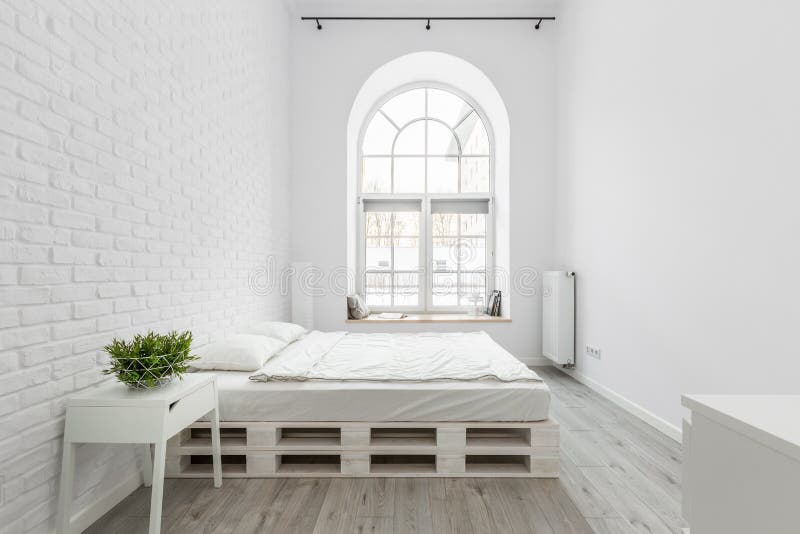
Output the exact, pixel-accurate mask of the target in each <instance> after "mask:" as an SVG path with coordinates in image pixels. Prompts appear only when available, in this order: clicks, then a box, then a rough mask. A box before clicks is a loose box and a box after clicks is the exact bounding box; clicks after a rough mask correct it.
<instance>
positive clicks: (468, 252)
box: [458, 237, 486, 271]
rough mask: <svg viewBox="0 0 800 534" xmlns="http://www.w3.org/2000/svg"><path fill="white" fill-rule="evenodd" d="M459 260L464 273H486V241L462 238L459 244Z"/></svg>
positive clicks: (475, 238) (477, 238)
mask: <svg viewBox="0 0 800 534" xmlns="http://www.w3.org/2000/svg"><path fill="white" fill-rule="evenodd" d="M458 259H459V262H460V264H461V269H462V270H464V271H485V270H486V239H485V238H483V237H472V238H466V237H462V238H461V239H460V240H459V243H458Z"/></svg>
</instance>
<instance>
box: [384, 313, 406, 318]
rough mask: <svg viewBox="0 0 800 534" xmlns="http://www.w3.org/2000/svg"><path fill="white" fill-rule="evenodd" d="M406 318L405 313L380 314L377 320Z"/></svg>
mask: <svg viewBox="0 0 800 534" xmlns="http://www.w3.org/2000/svg"><path fill="white" fill-rule="evenodd" d="M406 317H408V316H407V315H406V314H405V313H389V312H385V313H381V314H380V315H378V319H405V318H406Z"/></svg>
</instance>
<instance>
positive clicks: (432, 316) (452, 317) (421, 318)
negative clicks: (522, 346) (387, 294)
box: [345, 313, 511, 323]
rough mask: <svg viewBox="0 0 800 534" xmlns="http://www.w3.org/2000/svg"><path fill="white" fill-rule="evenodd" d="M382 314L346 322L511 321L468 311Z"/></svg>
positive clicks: (506, 318)
mask: <svg viewBox="0 0 800 534" xmlns="http://www.w3.org/2000/svg"><path fill="white" fill-rule="evenodd" d="M379 315H380V314H377V313H376V314H374V315H370V316H369V317H367V318H366V319H347V320H345V322H346V323H510V322H511V319H510V318H508V317H492V316H491V315H469V314H466V313H409V314H408V315H407V316H406V317H404V318H402V319H381V318H380V317H379Z"/></svg>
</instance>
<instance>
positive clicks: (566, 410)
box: [87, 368, 685, 534]
mask: <svg viewBox="0 0 800 534" xmlns="http://www.w3.org/2000/svg"><path fill="white" fill-rule="evenodd" d="M536 371H537V372H539V374H540V375H541V376H542V377H543V378H544V379H545V381H546V382H547V383H548V385H549V386H550V387H551V389H552V391H553V401H552V408H551V413H552V415H553V417H555V419H556V420H557V421H559V423H561V478H560V479H557V480H544V479H424V478H417V479H287V480H281V479H249V480H248V479H239V480H235V479H226V480H224V481H223V487H222V488H221V489H218V490H215V489H214V488H213V487H212V485H211V481H210V480H185V479H184V480H167V482H166V485H165V489H164V516H163V522H162V532H165V533H173V534H174V533H199V532H208V533H212V532H213V533H256V532H259V533H262V532H263V533H273V532H274V533H280V534H284V533H315V534H337V533H363V534H366V533H397V534H400V533H412V532H431V533H437V534H439V533H448V532H452V533H458V534H464V533H511V532H535V533H547V534H560V533H589V532H598V533H604V534H605V533H612V534H619V533H629V532H637V533H638V532H645V533H651V534H653V533H655V534H658V533H677V532H679V531H680V527H682V526H685V525H684V524H683V522H682V520H681V519H680V463H681V459H680V458H681V456H680V445H678V444H677V443H675V442H674V441H672V440H671V439H669V438H667V437H666V436H664V435H663V434H661V433H659V432H658V431H656V430H654V429H653V428H651V427H650V426H648V425H646V424H644V423H642V422H641V421H639V420H638V419H636V418H634V417H633V416H631V415H628V414H627V413H626V412H624V411H622V410H621V409H620V408H617V407H616V406H615V405H614V404H611V403H610V402H608V401H606V400H605V399H603V398H602V397H600V396H598V395H597V394H595V393H594V392H593V391H591V390H589V389H588V388H586V387H585V386H583V385H581V384H579V383H578V382H576V381H575V380H573V379H572V378H570V377H568V376H567V375H565V374H564V373H561V372H560V371H558V370H556V369H555V368H536ZM149 498H150V491H149V489H148V488H140V489H139V490H137V491H136V492H134V493H133V494H132V495H131V496H130V497H128V498H127V499H125V500H124V501H123V502H121V503H120V504H119V505H118V506H117V507H116V508H114V509H113V510H111V511H110V512H109V513H108V514H106V515H105V516H104V517H103V518H101V519H100V520H99V521H98V522H97V523H96V524H95V525H94V526H92V527H91V528H90V529H89V530H87V532H90V533H97V534H101V533H102V534H111V533H125V534H129V533H139V532H141V533H144V532H147V525H148V513H149Z"/></svg>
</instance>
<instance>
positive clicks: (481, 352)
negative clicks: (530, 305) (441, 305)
mask: <svg viewBox="0 0 800 534" xmlns="http://www.w3.org/2000/svg"><path fill="white" fill-rule="evenodd" d="M250 379H251V380H256V381H262V382H266V381H269V380H337V381H347V380H359V381H361V380H368V381H391V382H396V381H414V382H428V381H436V380H498V381H502V382H515V381H541V378H539V375H537V374H536V373H534V372H533V371H531V370H530V369H528V368H527V367H525V365H524V364H523V363H522V362H520V361H519V360H518V359H516V358H515V357H514V356H512V355H511V354H509V353H508V352H507V351H506V350H505V349H503V347H501V346H500V345H498V344H497V343H496V342H495V341H494V340H492V338H491V337H489V335H488V334H486V333H485V332H458V333H424V334H353V333H346V332H318V331H313V332H311V333H309V334H308V335H306V336H305V337H303V338H302V339H299V340H297V341H295V342H294V343H292V344H290V345H289V346H288V347H286V348H285V349H284V350H283V351H281V352H280V353H279V354H278V355H276V356H275V357H274V358H272V359H270V360H269V361H268V362H267V363H266V364H265V365H264V367H262V368H261V369H260V370H259V371H257V372H256V373H255V374H254V375H252V376H251V377H250Z"/></svg>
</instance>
